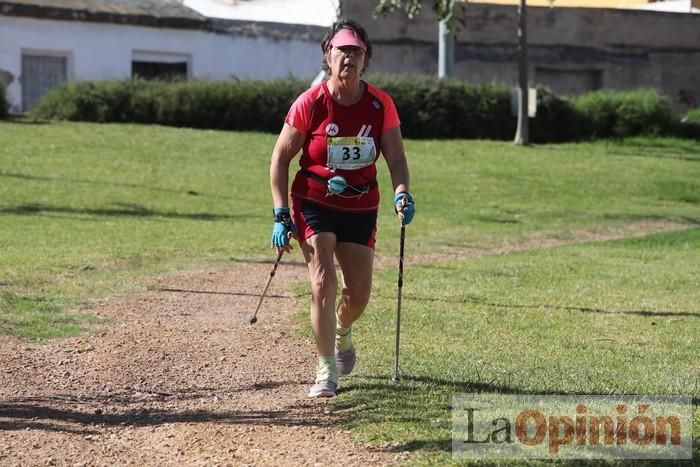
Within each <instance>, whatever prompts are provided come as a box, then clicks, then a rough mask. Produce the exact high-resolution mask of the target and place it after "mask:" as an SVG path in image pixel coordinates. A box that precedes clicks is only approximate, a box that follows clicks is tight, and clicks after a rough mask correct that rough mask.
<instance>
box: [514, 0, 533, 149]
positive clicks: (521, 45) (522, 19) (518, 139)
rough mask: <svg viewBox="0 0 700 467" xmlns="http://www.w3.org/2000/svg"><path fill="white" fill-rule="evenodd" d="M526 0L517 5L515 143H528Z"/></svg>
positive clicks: (521, 0)
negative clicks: (516, 111)
mask: <svg viewBox="0 0 700 467" xmlns="http://www.w3.org/2000/svg"><path fill="white" fill-rule="evenodd" d="M526 6H527V2H526V0H520V4H519V5H518V94H519V95H518V129H517V131H516V132H515V141H514V143H515V144H521V145H525V144H529V143H530V120H529V117H528V108H529V102H528V84H527V15H526Z"/></svg>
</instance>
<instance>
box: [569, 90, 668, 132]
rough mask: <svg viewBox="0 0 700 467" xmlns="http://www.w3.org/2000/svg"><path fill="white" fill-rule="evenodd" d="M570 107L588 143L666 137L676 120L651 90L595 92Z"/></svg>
mask: <svg viewBox="0 0 700 467" xmlns="http://www.w3.org/2000/svg"><path fill="white" fill-rule="evenodd" d="M574 103H575V106H576V109H577V110H578V112H579V114H580V116H581V123H582V127H581V131H582V136H583V137H586V138H591V139H594V138H609V137H615V138H624V137H628V136H636V135H648V136H659V135H670V134H673V133H674V128H675V126H676V121H677V120H678V117H677V115H675V113H674V111H673V109H672V107H671V104H670V102H669V101H668V100H667V99H665V98H664V97H662V96H661V95H659V94H658V93H657V92H656V91H655V90H652V89H639V90H635V91H626V92H622V91H595V92H591V93H588V94H585V95H583V96H581V97H578V98H576V99H575V100H574Z"/></svg>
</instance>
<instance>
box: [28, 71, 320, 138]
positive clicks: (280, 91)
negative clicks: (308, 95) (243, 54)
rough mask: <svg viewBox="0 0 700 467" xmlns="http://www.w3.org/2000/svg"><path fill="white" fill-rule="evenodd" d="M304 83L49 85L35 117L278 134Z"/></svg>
mask: <svg viewBox="0 0 700 467" xmlns="http://www.w3.org/2000/svg"><path fill="white" fill-rule="evenodd" d="M306 86H307V84H306V83H304V82H302V81H298V80H293V79H287V80H277V81H255V80H250V81H241V82H233V81H231V82H214V81H195V82H158V81H144V80H124V81H102V82H91V81H77V82H71V83H67V84H65V85H63V86H59V87H57V88H55V89H53V90H52V91H51V92H50V93H49V94H48V95H47V96H46V97H44V99H42V100H41V102H40V103H39V104H38V105H37V106H36V107H35V108H34V110H33V111H32V114H33V116H34V117H37V118H47V119H62V120H80V121H94V122H101V123H106V122H134V123H155V124H161V125H172V126H187V127H192V128H211V129H224V130H258V131H268V132H277V131H279V130H280V128H281V127H282V119H283V118H284V115H286V113H287V111H288V110H289V106H290V105H291V103H292V102H293V101H294V99H295V97H296V96H297V95H298V94H299V93H300V92H302V91H303V90H304V89H305V87H306Z"/></svg>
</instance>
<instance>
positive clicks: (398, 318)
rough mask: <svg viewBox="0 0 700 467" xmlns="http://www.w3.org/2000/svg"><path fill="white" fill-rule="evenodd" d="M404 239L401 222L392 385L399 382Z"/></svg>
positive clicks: (403, 227) (404, 228)
mask: <svg viewBox="0 0 700 467" xmlns="http://www.w3.org/2000/svg"><path fill="white" fill-rule="evenodd" d="M405 238H406V226H405V225H404V223H403V221H402V222H401V246H400V248H399V281H398V286H399V287H398V289H399V291H398V297H397V300H396V351H395V354H394V355H395V359H394V377H393V378H391V380H392V381H393V382H394V383H398V381H399V342H400V339H401V290H402V289H403V243H404V239H405Z"/></svg>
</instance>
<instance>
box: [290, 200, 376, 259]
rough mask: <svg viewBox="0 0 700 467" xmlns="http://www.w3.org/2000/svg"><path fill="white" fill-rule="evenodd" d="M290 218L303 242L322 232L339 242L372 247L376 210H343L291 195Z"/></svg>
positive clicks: (374, 234) (300, 240)
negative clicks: (322, 205) (324, 206)
mask: <svg viewBox="0 0 700 467" xmlns="http://www.w3.org/2000/svg"><path fill="white" fill-rule="evenodd" d="M292 218H293V220H294V223H295V224H296V227H297V237H298V238H299V242H301V243H303V242H304V241H305V240H306V239H307V238H309V237H311V236H312V235H316V234H318V233H321V232H330V233H334V234H335V237H336V239H337V241H338V243H358V244H360V245H365V246H368V247H370V248H372V249H374V244H375V236H376V234H377V211H376V210H374V211H368V212H342V211H335V210H333V209H328V208H323V207H321V206H317V205H315V204H313V203H309V202H307V201H303V200H299V199H296V198H292Z"/></svg>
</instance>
